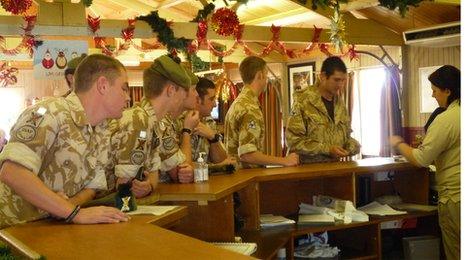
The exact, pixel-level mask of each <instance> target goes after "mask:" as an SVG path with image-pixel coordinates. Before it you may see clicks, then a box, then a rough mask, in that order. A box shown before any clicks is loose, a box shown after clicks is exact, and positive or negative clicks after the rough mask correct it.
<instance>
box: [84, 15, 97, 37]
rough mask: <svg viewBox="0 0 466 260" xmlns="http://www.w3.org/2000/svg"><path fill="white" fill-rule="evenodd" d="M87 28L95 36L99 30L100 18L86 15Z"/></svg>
mask: <svg viewBox="0 0 466 260" xmlns="http://www.w3.org/2000/svg"><path fill="white" fill-rule="evenodd" d="M87 26H88V27H89V30H91V32H92V33H93V34H95V33H96V32H97V31H98V30H99V29H100V16H97V17H95V18H94V17H92V16H90V15H87Z"/></svg>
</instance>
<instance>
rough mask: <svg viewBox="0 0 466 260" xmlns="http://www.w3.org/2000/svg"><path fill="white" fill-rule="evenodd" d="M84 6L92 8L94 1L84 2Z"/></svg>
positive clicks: (87, 0)
mask: <svg viewBox="0 0 466 260" xmlns="http://www.w3.org/2000/svg"><path fill="white" fill-rule="evenodd" d="M83 5H84V6H85V7H89V6H91V5H92V0H83Z"/></svg>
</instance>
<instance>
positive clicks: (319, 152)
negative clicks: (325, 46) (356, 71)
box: [286, 57, 360, 162]
mask: <svg viewBox="0 0 466 260" xmlns="http://www.w3.org/2000/svg"><path fill="white" fill-rule="evenodd" d="M346 80H347V71H346V66H345V64H344V63H343V61H342V60H341V59H340V58H338V57H329V58H327V59H326V60H325V61H324V62H323V64H322V69H321V73H320V82H319V83H318V84H317V85H316V86H310V87H308V88H307V89H306V90H304V91H303V92H302V93H299V95H297V96H296V98H297V99H296V101H295V102H294V104H293V108H292V111H291V115H290V117H289V119H288V124H287V128H286V141H287V145H288V147H289V151H290V152H297V153H299V154H300V155H301V156H302V157H301V161H302V162H327V161H336V160H338V159H339V158H341V157H345V156H349V155H354V154H357V153H359V148H360V145H359V143H358V141H356V140H355V139H354V138H352V137H351V136H350V134H351V125H350V118H349V116H348V112H347V111H346V108H345V105H344V103H343V101H342V100H341V98H340V97H339V96H338V93H339V91H340V90H341V89H342V88H343V87H344V85H345V84H346Z"/></svg>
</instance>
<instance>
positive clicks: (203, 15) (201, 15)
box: [191, 3, 215, 23]
mask: <svg viewBox="0 0 466 260" xmlns="http://www.w3.org/2000/svg"><path fill="white" fill-rule="evenodd" d="M214 9H215V5H214V4H213V3H210V4H208V5H206V6H204V9H202V10H199V11H197V15H196V18H194V19H193V20H192V21H191V22H196V23H198V22H199V21H201V20H205V19H207V16H208V15H209V14H211V13H212V12H213V11H214Z"/></svg>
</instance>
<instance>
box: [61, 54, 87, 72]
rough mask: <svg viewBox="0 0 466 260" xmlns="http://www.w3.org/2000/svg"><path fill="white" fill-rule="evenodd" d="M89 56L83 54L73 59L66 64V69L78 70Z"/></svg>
mask: <svg viewBox="0 0 466 260" xmlns="http://www.w3.org/2000/svg"><path fill="white" fill-rule="evenodd" d="M86 56H87V54H86V53H83V54H81V56H79V57H76V58H74V59H71V60H70V61H68V64H66V65H67V66H66V68H67V69H76V68H77V67H78V65H79V63H81V61H82V60H83V59H84V58H86Z"/></svg>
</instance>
